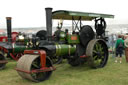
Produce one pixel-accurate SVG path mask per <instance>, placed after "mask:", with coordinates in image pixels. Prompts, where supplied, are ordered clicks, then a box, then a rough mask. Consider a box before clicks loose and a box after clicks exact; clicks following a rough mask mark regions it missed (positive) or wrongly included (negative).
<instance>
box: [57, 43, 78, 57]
mask: <svg viewBox="0 0 128 85" xmlns="http://www.w3.org/2000/svg"><path fill="white" fill-rule="evenodd" d="M75 51H76V45H67V44H60V45H59V44H56V53H55V55H56V56H63V55H72V54H74V53H75Z"/></svg>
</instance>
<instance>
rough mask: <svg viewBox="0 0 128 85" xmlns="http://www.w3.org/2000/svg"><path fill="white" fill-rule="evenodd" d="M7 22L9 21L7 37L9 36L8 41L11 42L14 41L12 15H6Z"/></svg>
mask: <svg viewBox="0 0 128 85" xmlns="http://www.w3.org/2000/svg"><path fill="white" fill-rule="evenodd" d="M6 22H7V37H8V43H10V44H11V42H12V36H11V33H12V28H11V17H6Z"/></svg>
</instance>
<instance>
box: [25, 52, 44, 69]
mask: <svg viewBox="0 0 128 85" xmlns="http://www.w3.org/2000/svg"><path fill="white" fill-rule="evenodd" d="M24 54H37V55H40V62H41V67H42V68H44V67H45V65H46V52H45V51H44V50H25V51H24Z"/></svg>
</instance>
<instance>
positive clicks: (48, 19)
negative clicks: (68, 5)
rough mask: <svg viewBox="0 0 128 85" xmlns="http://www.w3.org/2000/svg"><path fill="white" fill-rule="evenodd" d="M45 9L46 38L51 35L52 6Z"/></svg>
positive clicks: (49, 38) (49, 37)
mask: <svg viewBox="0 0 128 85" xmlns="http://www.w3.org/2000/svg"><path fill="white" fill-rule="evenodd" d="M45 11H46V29H47V37H48V40H49V41H51V37H52V8H45Z"/></svg>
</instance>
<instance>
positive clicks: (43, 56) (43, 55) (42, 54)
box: [39, 50, 46, 68]
mask: <svg viewBox="0 0 128 85" xmlns="http://www.w3.org/2000/svg"><path fill="white" fill-rule="evenodd" d="M39 52H40V62H41V67H42V68H43V67H45V65H46V52H45V51H43V50H41V51H39Z"/></svg>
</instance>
